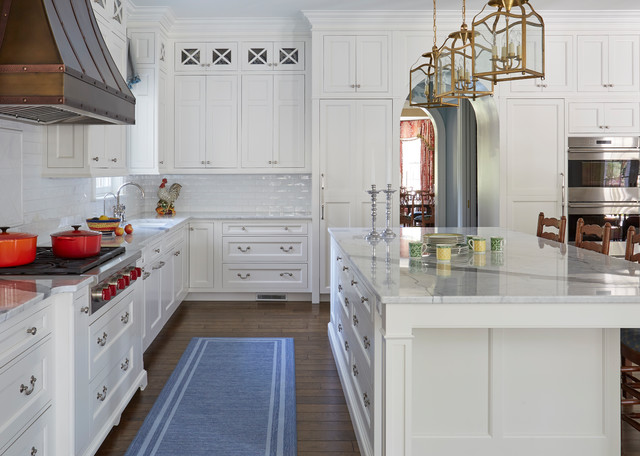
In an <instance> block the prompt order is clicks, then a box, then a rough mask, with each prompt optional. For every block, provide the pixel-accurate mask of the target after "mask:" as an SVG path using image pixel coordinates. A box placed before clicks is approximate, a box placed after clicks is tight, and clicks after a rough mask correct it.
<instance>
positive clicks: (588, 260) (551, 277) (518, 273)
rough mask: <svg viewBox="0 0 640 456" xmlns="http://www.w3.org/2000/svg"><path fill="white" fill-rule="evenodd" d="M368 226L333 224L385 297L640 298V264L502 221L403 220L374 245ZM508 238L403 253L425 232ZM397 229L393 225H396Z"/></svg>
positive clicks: (347, 251) (460, 300)
mask: <svg viewBox="0 0 640 456" xmlns="http://www.w3.org/2000/svg"><path fill="white" fill-rule="evenodd" d="M368 231H369V230H368V229H364V228H362V229H343V228H332V229H330V233H331V236H332V237H333V238H334V239H335V240H336V241H337V242H338V244H339V245H340V247H341V248H342V249H343V250H344V252H345V254H346V255H347V256H348V257H349V260H350V261H351V262H352V263H353V264H354V265H355V266H356V267H357V268H358V270H359V271H360V274H361V275H362V278H363V279H365V280H366V281H368V282H369V283H370V284H371V286H372V287H373V288H374V291H375V293H376V294H377V295H378V297H379V298H380V299H381V300H382V302H383V303H385V304H390V303H482V302H491V303H496V302H504V303H520V302H522V303H525V302H526V303H531V302H545V303H560V302H561V303H572V302H576V303H577V302H579V303H589V302H594V303H595V302H597V303H602V302H618V303H638V297H639V296H640V264H638V263H631V262H628V261H625V260H624V259H620V258H613V257H610V256H606V255H602V254H599V253H595V252H592V251H588V250H584V249H578V248H576V247H574V246H572V245H565V244H558V243H556V242H553V241H548V240H545V239H541V238H538V237H536V236H534V235H529V234H525V233H520V232H514V231H508V230H505V229H501V228H436V229H429V228H403V229H402V231H401V232H400V234H399V236H398V237H396V238H395V239H393V240H391V241H389V242H385V241H381V242H379V243H377V244H376V245H372V244H370V243H369V242H367V241H366V240H364V235H365V234H366V233H367V232H368ZM433 232H438V233H460V234H464V235H470V234H471V235H479V236H483V237H485V238H486V239H487V249H489V244H490V243H489V238H490V237H492V236H502V237H504V238H505V247H504V252H502V253H495V252H490V251H487V252H485V253H483V254H477V253H476V254H474V253H464V254H461V255H452V259H451V261H450V262H439V261H437V259H436V258H435V255H429V256H424V257H422V258H417V259H410V258H408V252H409V249H408V243H409V241H415V240H420V239H421V237H422V234H423V233H433ZM396 233H398V230H396Z"/></svg>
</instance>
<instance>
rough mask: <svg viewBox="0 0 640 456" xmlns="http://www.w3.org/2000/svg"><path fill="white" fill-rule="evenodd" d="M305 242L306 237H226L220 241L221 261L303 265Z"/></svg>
mask: <svg viewBox="0 0 640 456" xmlns="http://www.w3.org/2000/svg"><path fill="white" fill-rule="evenodd" d="M307 240H308V238H307V237H306V236H291V237H285V236H265V237H257V238H249V237H242V236H226V237H224V238H223V241H222V244H223V252H222V261H223V262H225V263H248V262H260V263H273V262H284V263H304V262H306V261H307V250H308V248H307Z"/></svg>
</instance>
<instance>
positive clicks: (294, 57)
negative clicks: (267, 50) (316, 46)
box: [273, 41, 304, 71]
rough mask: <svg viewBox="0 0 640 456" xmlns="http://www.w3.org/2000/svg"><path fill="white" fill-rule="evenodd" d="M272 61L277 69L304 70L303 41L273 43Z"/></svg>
mask: <svg viewBox="0 0 640 456" xmlns="http://www.w3.org/2000/svg"><path fill="white" fill-rule="evenodd" d="M273 63H274V66H275V69H276V70H278V71H285V70H287V71H297V70H304V42H303V41H291V42H283V41H277V42H275V43H273Z"/></svg>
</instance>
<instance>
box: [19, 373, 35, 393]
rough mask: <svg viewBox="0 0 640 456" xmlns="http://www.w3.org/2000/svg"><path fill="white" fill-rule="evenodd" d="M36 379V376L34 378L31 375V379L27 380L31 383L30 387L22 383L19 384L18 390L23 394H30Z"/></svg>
mask: <svg viewBox="0 0 640 456" xmlns="http://www.w3.org/2000/svg"><path fill="white" fill-rule="evenodd" d="M37 381H38V379H37V378H35V377H34V376H33V375H32V376H31V379H30V380H29V383H30V384H31V387H29V386H27V385H25V384H24V383H23V384H21V385H20V392H21V393H24V395H25V396H28V395H30V394H31V393H33V389H34V388H35V387H36V382H37Z"/></svg>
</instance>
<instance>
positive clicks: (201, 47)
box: [174, 41, 238, 73]
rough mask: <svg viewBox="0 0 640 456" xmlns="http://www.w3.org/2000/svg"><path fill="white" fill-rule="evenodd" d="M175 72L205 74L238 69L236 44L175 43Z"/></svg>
mask: <svg viewBox="0 0 640 456" xmlns="http://www.w3.org/2000/svg"><path fill="white" fill-rule="evenodd" d="M174 62H175V63H174V64H175V71H176V72H177V73H184V72H189V73H207V72H211V71H235V70H237V69H238V43H236V42H231V41H230V42H210V43H206V42H178V43H175V60H174Z"/></svg>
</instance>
